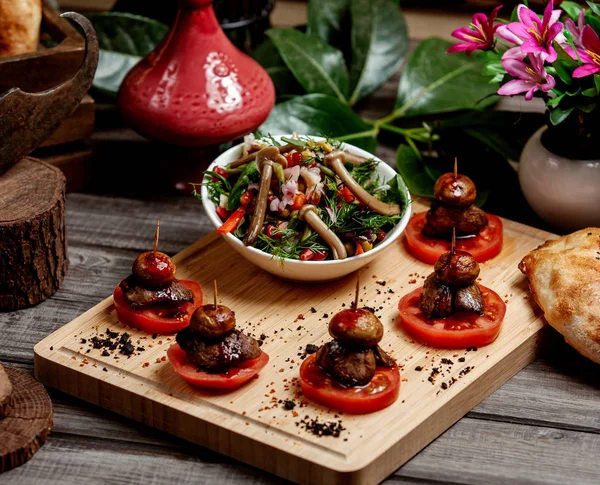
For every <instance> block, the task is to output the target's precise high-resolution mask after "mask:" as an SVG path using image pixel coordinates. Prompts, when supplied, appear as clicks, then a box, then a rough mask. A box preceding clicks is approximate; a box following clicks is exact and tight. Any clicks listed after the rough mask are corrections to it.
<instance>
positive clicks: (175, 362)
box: [167, 344, 269, 389]
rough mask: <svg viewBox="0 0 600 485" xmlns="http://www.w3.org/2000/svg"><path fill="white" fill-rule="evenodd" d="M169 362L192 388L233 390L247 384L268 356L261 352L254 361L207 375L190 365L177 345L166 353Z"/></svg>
mask: <svg viewBox="0 0 600 485" xmlns="http://www.w3.org/2000/svg"><path fill="white" fill-rule="evenodd" d="M167 357H168V358H169V362H170V363H171V365H172V366H173V369H175V372H177V373H178V374H179V375H180V376H181V377H183V378H184V379H185V380H186V381H188V382H189V383H190V384H191V385H192V386H196V387H205V388H209V389H234V388H236V387H240V386H241V385H243V384H245V383H246V382H248V381H249V380H250V379H252V378H253V377H255V376H257V375H258V373H259V372H260V371H261V370H262V369H263V368H264V367H265V366H266V365H267V362H269V356H268V355H267V354H265V353H264V352H262V353H261V354H260V355H259V356H258V357H257V358H256V359H251V360H245V361H243V362H240V363H239V364H238V365H236V366H235V367H232V368H231V369H229V370H228V371H227V372H225V373H222V374H209V373H208V372H204V371H202V370H200V369H198V367H196V366H195V365H194V364H192V363H191V362H190V361H189V360H188V358H187V355H186V353H185V350H183V349H182V348H181V347H180V346H179V344H173V345H171V347H169V350H168V351H167Z"/></svg>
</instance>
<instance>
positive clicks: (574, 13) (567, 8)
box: [560, 2, 582, 20]
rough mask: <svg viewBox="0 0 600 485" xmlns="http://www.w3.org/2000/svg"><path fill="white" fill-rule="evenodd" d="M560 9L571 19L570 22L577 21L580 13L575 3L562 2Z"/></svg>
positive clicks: (579, 6) (578, 6)
mask: <svg viewBox="0 0 600 485" xmlns="http://www.w3.org/2000/svg"><path fill="white" fill-rule="evenodd" d="M560 8H561V9H563V11H564V12H565V13H566V14H567V15H568V16H569V17H571V19H572V20H577V17H579V12H581V8H582V7H581V5H579V4H578V3H576V2H562V3H561V4H560Z"/></svg>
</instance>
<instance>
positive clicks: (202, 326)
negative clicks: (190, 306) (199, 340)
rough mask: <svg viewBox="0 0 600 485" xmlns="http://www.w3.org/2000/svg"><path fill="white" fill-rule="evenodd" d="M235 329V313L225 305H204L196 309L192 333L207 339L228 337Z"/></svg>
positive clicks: (191, 328)
mask: <svg viewBox="0 0 600 485" xmlns="http://www.w3.org/2000/svg"><path fill="white" fill-rule="evenodd" d="M234 329H235V313H234V312H232V311H231V310H230V309H229V308H227V307H226V306H224V305H218V306H217V307H216V308H215V306H214V305H204V306H201V307H199V308H197V309H196V311H195V312H194V314H193V315H192V319H191V321H190V331H191V332H192V333H193V334H194V335H198V336H200V337H203V338H205V339H209V340H210V339H218V338H222V337H226V336H227V335H229V334H230V333H231V332H232V331H233V330H234Z"/></svg>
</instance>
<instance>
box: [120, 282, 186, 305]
mask: <svg viewBox="0 0 600 485" xmlns="http://www.w3.org/2000/svg"><path fill="white" fill-rule="evenodd" d="M119 286H120V287H121V290H123V297H124V298H125V300H126V301H127V303H129V306H130V307H131V308H132V309H133V310H142V309H144V308H148V307H151V306H154V305H165V304H167V305H168V304H173V305H180V304H181V303H188V302H190V303H191V302H193V301H194V295H193V294H192V291H191V290H190V289H188V288H186V287H185V286H183V285H182V284H181V283H179V281H177V280H173V282H172V283H171V285H169V286H167V287H166V288H162V289H158V290H149V289H148V288H146V287H144V286H140V285H139V284H138V281H137V278H135V277H134V276H133V275H132V276H129V277H128V278H125V279H124V280H123V281H121V283H120V284H119Z"/></svg>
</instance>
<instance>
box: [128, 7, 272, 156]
mask: <svg viewBox="0 0 600 485" xmlns="http://www.w3.org/2000/svg"><path fill="white" fill-rule="evenodd" d="M274 103H275V88H274V87H273V82H272V81H271V79H270V77H269V75H268V74H267V72H266V71H265V70H264V69H263V68H262V67H261V66H260V65H259V64H258V63H257V62H256V61H254V60H253V59H251V58H250V57H248V56H247V55H245V54H243V53H242V52H240V51H239V50H238V49H237V48H236V47H234V46H233V44H232V43H231V42H230V41H229V39H228V38H227V37H226V35H225V34H224V33H223V31H222V30H221V27H220V25H219V22H218V21H217V18H216V16H215V12H214V10H213V6H212V0H180V1H179V10H178V13H177V17H176V18H175V21H174V22H173V25H172V26H171V28H170V30H169V32H168V33H167V34H166V35H165V38H164V39H163V40H162V41H161V42H160V44H159V45H158V46H157V47H156V48H155V49H154V51H152V52H151V53H150V54H149V55H148V56H147V57H145V58H144V59H142V60H141V61H140V62H139V63H138V64H137V65H136V66H135V67H134V68H133V69H132V70H131V71H130V72H129V74H128V75H127V77H126V78H125V80H124V81H123V84H122V85H121V89H120V90H119V108H120V110H121V113H122V115H123V118H124V119H125V122H126V123H127V124H128V125H129V126H131V127H132V128H133V129H134V130H135V131H137V132H138V133H140V134H141V135H143V136H145V137H147V138H150V139H153V140H158V141H162V142H165V143H171V144H176V145H184V146H202V145H214V144H217V143H223V142H225V141H230V140H234V139H236V138H239V137H240V136H243V135H245V134H247V133H249V132H251V131H253V130H254V129H256V128H258V126H260V124H261V123H262V122H263V121H264V120H265V119H266V118H267V116H268V115H269V112H270V111H271V109H272V108H273V105H274Z"/></svg>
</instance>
